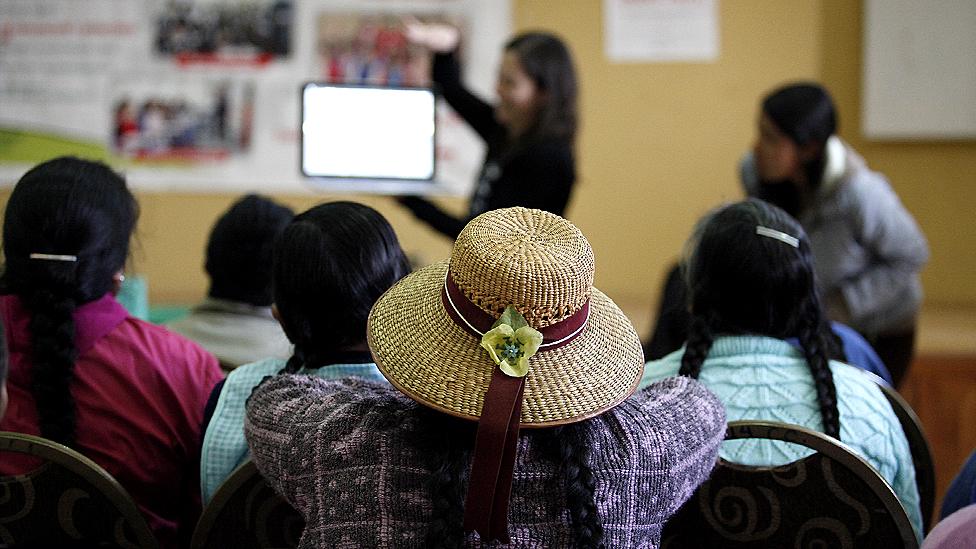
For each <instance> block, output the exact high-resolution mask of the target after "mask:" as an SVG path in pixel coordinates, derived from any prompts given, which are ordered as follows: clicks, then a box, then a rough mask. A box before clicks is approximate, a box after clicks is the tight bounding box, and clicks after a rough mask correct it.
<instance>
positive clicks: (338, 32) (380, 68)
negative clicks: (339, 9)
mask: <svg viewBox="0 0 976 549" xmlns="http://www.w3.org/2000/svg"><path fill="white" fill-rule="evenodd" d="M403 17H405V16H404V15H397V16H393V15H377V14H363V13H324V14H322V15H321V16H319V19H318V48H317V51H318V59H319V66H320V75H321V79H322V80H323V81H325V82H328V83H332V84H353V85H370V86H391V87H418V86H421V87H422V86H429V85H430V63H431V54H430V52H429V51H427V50H426V49H425V48H423V47H422V46H418V45H416V44H411V43H409V42H408V40H407V38H406V35H405V34H404V27H403ZM417 18H418V19H421V20H423V21H426V22H441V23H450V24H452V25H454V26H457V27H458V28H463V27H462V26H461V25H460V22H459V21H456V20H453V19H448V18H445V17H430V16H417ZM462 34H463V32H462Z"/></svg>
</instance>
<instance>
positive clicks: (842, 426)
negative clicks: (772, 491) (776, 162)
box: [641, 199, 922, 535]
mask: <svg viewBox="0 0 976 549" xmlns="http://www.w3.org/2000/svg"><path fill="white" fill-rule="evenodd" d="M686 249H688V250H689V257H688V258H686V259H685V265H686V269H687V273H686V278H687V282H688V303H689V310H690V312H691V322H690V324H689V329H688V342H687V343H686V345H685V346H684V347H683V348H681V349H679V350H678V351H675V352H673V353H671V354H669V355H667V356H665V357H664V358H662V359H660V360H654V361H650V362H648V363H647V365H646V367H645V370H644V376H643V379H642V380H641V386H644V385H647V384H650V383H652V382H654V381H658V380H660V379H664V378H667V377H669V376H675V375H681V376H688V377H692V378H695V379H699V380H700V381H701V382H702V383H703V384H705V386H706V387H708V388H709V389H711V390H713V391H715V393H716V394H717V395H718V396H719V398H720V399H721V400H722V402H723V403H724V404H725V409H726V413H727V414H728V417H729V421H732V420H739V419H750V420H769V421H777V422H781V423H791V424H795V425H800V426H803V427H808V428H810V429H814V430H817V431H820V432H823V433H825V434H827V435H829V436H832V437H834V438H837V439H839V440H840V441H841V442H843V443H844V444H847V445H848V446H850V447H851V448H852V449H853V450H854V451H855V452H857V453H858V454H860V455H861V456H862V457H864V458H865V459H866V460H867V461H868V462H869V463H870V464H871V465H873V466H874V468H875V469H877V470H878V472H879V473H881V476H883V477H884V478H885V479H886V480H887V481H888V483H889V484H890V485H891V486H892V488H893V489H894V491H895V493H896V494H897V495H898V498H899V499H900V500H901V503H902V505H904V507H905V510H906V511H907V513H908V517H909V519H910V520H911V523H912V526H913V527H914V528H915V532H916V534H917V535H918V534H921V532H922V528H921V526H922V515H921V510H920V508H919V496H918V488H917V486H916V484H915V468H914V465H913V463H912V456H911V452H910V451H909V447H908V440H907V439H906V437H905V433H904V431H903V430H902V428H901V424H900V423H899V422H898V418H897V417H896V416H895V413H894V411H893V410H892V408H891V405H890V404H888V401H887V399H886V398H885V396H884V394H883V393H882V391H881V389H880V388H879V386H878V385H877V383H875V382H874V381H873V380H872V379H871V378H870V377H869V376H867V375H865V374H864V373H863V372H861V371H860V370H859V369H857V368H854V367H853V366H850V365H847V364H844V363H841V362H837V361H832V360H829V356H830V354H831V351H830V347H831V345H832V342H833V339H832V338H831V337H830V327H829V324H828V322H827V320H826V318H825V316H824V313H823V310H822V309H821V304H820V297H819V294H818V293H817V290H816V281H815V275H814V271H813V255H812V250H811V247H810V241H809V239H808V238H807V235H806V233H805V232H804V231H803V229H802V228H801V227H800V225H799V223H797V221H796V220H795V219H793V218H792V217H790V216H789V215H788V214H787V213H786V212H784V211H783V210H781V209H779V208H777V207H776V206H773V205H772V204H770V203H768V202H765V201H762V200H758V199H749V200H746V201H742V202H737V203H734V204H730V205H726V206H723V207H721V208H719V209H717V210H716V211H714V212H712V213H711V214H709V215H707V216H706V217H705V218H704V219H703V220H702V221H700V222H699V224H698V226H697V227H696V228H695V231H694V233H693V235H692V237H691V239H690V240H689V242H688V244H687V248H686ZM792 338H795V339H796V340H797V341H798V343H799V346H798V347H797V346H794V345H791V344H790V343H789V342H788V341H787V340H788V339H792ZM721 455H722V457H723V458H725V459H727V460H729V461H732V462H736V463H744V464H747V465H780V464H784V463H789V462H792V461H795V460H797V459H800V458H802V457H803V456H805V455H806V453H805V451H804V450H803V449H802V448H800V447H797V446H793V445H790V444H787V443H780V442H776V441H766V440H762V441H730V442H728V443H725V444H724V445H723V447H722V451H721Z"/></svg>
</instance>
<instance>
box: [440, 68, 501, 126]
mask: <svg viewBox="0 0 976 549" xmlns="http://www.w3.org/2000/svg"><path fill="white" fill-rule="evenodd" d="M432 76H433V80H434V82H435V83H437V85H438V86H440V91H441V94H442V95H443V96H444V99H445V100H446V101H447V103H448V105H450V106H451V108H452V109H454V111H455V112H457V113H458V115H459V116H460V117H461V118H463V119H464V121H465V122H467V124H468V125H469V126H471V128H472V129H474V131H475V132H477V133H478V135H480V136H481V138H482V139H484V140H486V141H487V140H488V139H490V138H491V137H492V136H494V135H497V134H498V132H499V124H498V122H497V121H496V120H495V109H494V107H493V106H491V105H489V104H488V103H486V102H485V101H483V100H482V99H481V98H479V97H477V96H476V95H474V94H473V93H471V91H470V90H468V89H467V88H466V87H465V86H464V84H462V83H461V67H460V65H458V60H457V52H452V53H441V54H437V55H435V56H434V64H433V68H432Z"/></svg>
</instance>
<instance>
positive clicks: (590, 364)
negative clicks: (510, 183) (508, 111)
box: [245, 208, 725, 547]
mask: <svg viewBox="0 0 976 549" xmlns="http://www.w3.org/2000/svg"><path fill="white" fill-rule="evenodd" d="M593 273H594V261H593V252H592V250H591V249H590V246H589V243H588V242H587V241H586V239H585V238H584V237H583V235H582V233H580V231H579V229H577V228H576V227H575V226H573V225H572V224H571V223H569V222H568V221H566V220H565V219H563V218H561V217H559V216H557V215H554V214H551V213H548V212H543V211H541V210H530V209H525V208H508V209H501V210H495V211H492V212H488V213H485V214H482V215H481V216H479V217H477V218H475V219H474V220H472V221H471V222H470V223H469V224H468V225H467V226H466V227H465V229H464V230H463V231H462V232H461V234H460V235H459V236H458V239H457V241H456V243H455V245H454V250H453V252H452V254H451V258H450V260H448V261H443V262H440V263H436V264H434V265H431V266H428V267H426V268H423V269H420V270H418V271H417V272H415V273H413V274H411V275H408V276H406V277H405V278H404V279H403V280H401V281H400V282H399V283H398V284H397V285H395V286H393V287H392V288H391V289H390V290H389V291H387V292H386V293H385V294H384V295H383V297H381V298H380V299H379V300H378V301H377V303H376V305H375V306H374V307H373V310H372V312H371V313H370V317H369V322H368V328H367V335H368V339H369V344H370V350H371V351H372V353H373V357H374V359H375V360H376V364H377V366H378V367H379V369H380V371H381V372H382V373H383V375H384V376H386V378H387V379H388V380H389V381H390V382H391V384H392V385H393V388H390V387H384V386H380V385H377V384H374V383H370V382H367V381H361V380H342V381H325V380H317V379H312V378H309V377H307V376H290V375H282V376H276V377H274V378H271V379H269V380H266V381H265V382H264V383H262V384H261V385H260V386H259V387H258V388H257V389H256V390H255V392H254V393H253V394H252V395H251V398H250V400H249V402H248V406H247V419H246V423H245V433H246V436H247V440H248V444H249V445H250V447H251V450H252V453H253V456H254V461H255V463H256V464H257V466H258V468H259V469H260V470H261V472H262V473H263V474H264V475H265V477H266V478H268V479H269V481H270V482H271V483H272V484H273V485H274V486H275V488H276V489H277V490H278V491H279V492H281V493H282V494H284V495H285V496H286V497H287V498H288V500H289V501H291V503H292V504H293V505H295V506H296V507H297V508H298V509H299V511H300V512H301V513H302V514H303V515H304V516H305V517H306V521H307V526H306V530H305V532H304V534H303V537H302V541H301V546H303V547H320V546H347V547H358V546H383V547H392V546H396V547H421V546H423V547H426V546H437V547H444V546H460V545H475V546H477V545H478V544H479V538H480V541H481V542H483V543H487V542H490V541H493V540H495V541H501V542H503V543H505V542H507V543H511V544H512V545H513V546H518V547H566V546H584V547H589V546H592V547H596V546H600V545H601V544H602V545H606V546H608V547H631V546H641V547H656V546H657V545H658V543H659V541H660V533H661V526H662V525H663V523H664V522H665V520H666V519H667V518H668V517H669V516H670V515H671V514H672V513H673V512H674V511H675V510H676V509H677V508H678V507H679V506H680V505H681V503H682V502H684V501H685V500H686V499H687V498H688V497H689V496H690V494H691V493H692V492H693V491H694V490H695V488H696V487H697V486H698V485H699V484H700V483H701V482H703V481H704V480H705V479H706V478H707V476H708V474H709V472H710V471H711V469H712V466H713V465H714V463H715V459H716V451H717V447H718V444H719V443H720V441H721V439H722V437H723V435H724V430H725V416H724V412H723V410H722V406H721V404H720V403H719V402H718V401H717V400H716V399H715V397H714V396H713V395H712V394H711V393H709V392H708V391H707V390H705V389H703V388H702V387H701V386H700V385H698V383H697V382H695V381H694V380H691V379H688V378H672V379H669V380H666V381H664V382H662V383H659V384H655V385H653V386H651V387H648V388H646V389H644V390H642V391H639V392H637V393H636V394H634V391H635V389H636V386H637V383H638V381H639V379H640V376H641V371H642V368H643V364H642V362H643V355H642V353H641V346H640V341H639V339H638V337H637V334H636V332H635V331H634V328H633V327H632V326H631V324H630V322H629V321H628V320H627V318H626V317H625V316H624V314H623V313H622V312H621V311H620V309H619V308H618V307H617V306H616V305H615V304H614V303H613V301H611V300H610V299H609V298H607V297H606V296H605V295H604V294H603V293H601V292H600V291H599V290H597V289H596V288H594V287H593V285H592V284H593ZM404 395H405V396H406V397H409V398H405V397H404ZM631 395H633V396H632V397H631ZM628 397H631V398H628ZM520 434H521V435H522V436H519V435H520Z"/></svg>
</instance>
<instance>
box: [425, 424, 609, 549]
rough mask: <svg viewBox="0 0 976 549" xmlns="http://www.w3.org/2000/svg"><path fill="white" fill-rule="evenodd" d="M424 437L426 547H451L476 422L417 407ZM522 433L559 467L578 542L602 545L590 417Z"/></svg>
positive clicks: (460, 536)
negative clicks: (428, 477)
mask: <svg viewBox="0 0 976 549" xmlns="http://www.w3.org/2000/svg"><path fill="white" fill-rule="evenodd" d="M421 410H422V412H421V414H422V421H423V422H424V423H425V424H426V426H427V427H426V428H425V429H424V431H423V432H424V433H425V436H422V437H420V440H418V441H417V443H418V444H419V446H420V449H421V451H422V453H423V454H424V455H426V456H428V457H429V459H430V466H431V471H432V473H433V475H432V484H431V493H432V496H433V519H432V521H431V523H430V526H429V528H428V530H427V540H426V546H427V547H436V548H444V549H446V548H454V547H461V546H462V544H463V542H464V531H463V527H462V524H463V519H464V496H465V490H464V488H465V484H466V483H465V481H466V480H467V471H468V468H469V466H470V463H471V451H472V449H473V447H474V440H475V427H476V424H474V423H472V422H469V421H464V420H460V419H457V418H453V417H451V416H448V415H446V414H442V413H440V412H434V411H432V410H428V409H426V408H421ZM522 436H528V437H532V438H534V442H535V444H536V447H537V448H539V450H540V451H541V452H542V455H543V456H544V457H545V458H546V459H547V460H549V461H550V462H552V463H555V464H556V465H558V466H559V470H560V472H561V473H562V477H563V489H564V490H565V494H566V506H567V510H568V511H569V517H570V521H571V525H572V529H573V536H574V537H575V538H576V545H577V546H578V547H586V548H589V547H601V546H602V544H603V535H604V532H603V523H602V522H601V521H600V517H599V514H598V513H597V508H596V500H595V498H594V492H595V491H596V481H595V479H594V477H593V471H592V469H591V468H590V465H589V460H590V449H591V448H592V440H591V435H590V421H582V422H579V423H573V424H570V425H564V426H561V427H553V428H547V429H530V430H525V431H523V432H522Z"/></svg>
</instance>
